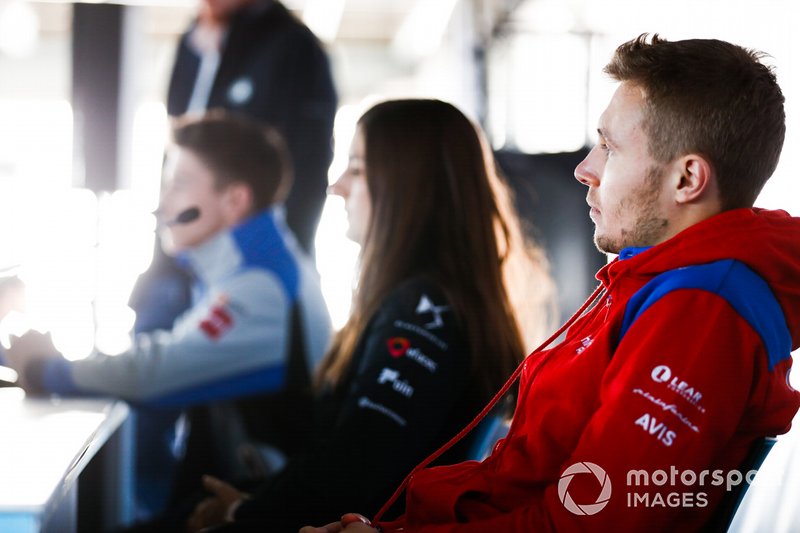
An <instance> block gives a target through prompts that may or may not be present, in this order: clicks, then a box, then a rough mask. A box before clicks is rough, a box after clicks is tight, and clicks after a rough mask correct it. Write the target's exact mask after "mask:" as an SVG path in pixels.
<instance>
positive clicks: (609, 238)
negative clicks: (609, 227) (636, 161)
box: [594, 165, 669, 254]
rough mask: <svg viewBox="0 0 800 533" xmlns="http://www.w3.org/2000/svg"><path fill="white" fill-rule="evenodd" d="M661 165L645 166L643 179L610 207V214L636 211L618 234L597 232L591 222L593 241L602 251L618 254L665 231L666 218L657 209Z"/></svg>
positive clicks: (618, 215)
mask: <svg viewBox="0 0 800 533" xmlns="http://www.w3.org/2000/svg"><path fill="white" fill-rule="evenodd" d="M662 176H663V167H661V166H659V165H653V166H651V167H650V168H649V169H647V173H646V176H645V180H644V183H643V184H642V186H641V187H639V188H638V189H636V190H635V191H633V192H632V193H631V194H629V195H628V196H626V197H624V198H623V199H622V200H620V202H619V204H618V205H617V207H616V208H615V209H614V216H615V217H616V218H617V219H621V218H622V215H623V214H625V213H628V212H631V211H635V212H636V218H635V220H634V222H633V227H622V228H620V229H619V234H618V235H601V234H598V232H597V227H596V226H595V233H594V245H595V246H596V247H597V249H598V250H599V251H601V252H603V253H609V254H618V253H619V252H620V251H621V250H623V249H625V248H630V247H643V246H652V245H654V244H656V243H658V242H660V241H661V240H662V238H663V236H664V234H665V233H666V231H667V227H668V225H669V220H667V219H666V218H664V216H663V215H662V214H661V213H660V212H659V207H658V206H659V202H658V200H659V192H660V190H661V179H662Z"/></svg>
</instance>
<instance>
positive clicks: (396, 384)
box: [378, 368, 414, 398]
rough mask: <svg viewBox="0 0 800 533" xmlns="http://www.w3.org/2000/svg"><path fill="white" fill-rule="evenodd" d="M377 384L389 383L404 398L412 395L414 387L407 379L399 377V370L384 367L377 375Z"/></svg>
mask: <svg viewBox="0 0 800 533" xmlns="http://www.w3.org/2000/svg"><path fill="white" fill-rule="evenodd" d="M378 384H379V385H384V384H389V385H391V387H392V389H394V391H395V392H398V393H400V394H402V395H403V396H405V397H406V398H411V397H412V396H414V387H412V386H411V385H410V384H409V383H408V381H406V380H404V379H400V372H398V371H397V370H394V369H392V368H384V369H383V370H381V374H380V376H378Z"/></svg>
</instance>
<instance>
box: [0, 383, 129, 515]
mask: <svg viewBox="0 0 800 533" xmlns="http://www.w3.org/2000/svg"><path fill="white" fill-rule="evenodd" d="M127 416H128V407H127V405H126V404H125V403H123V402H119V401H114V400H108V399H45V398H26V397H25V394H24V392H23V391H22V390H20V389H17V388H2V389H0V513H2V514H5V513H14V514H18V513H22V514H33V515H40V514H43V513H45V511H46V508H47V507H48V506H49V505H51V504H52V503H53V502H54V501H56V502H57V500H58V499H59V498H60V497H61V496H62V495H63V494H64V493H66V492H67V491H69V490H70V489H71V486H72V485H73V484H74V483H75V481H76V479H77V476H78V474H80V472H81V471H82V470H83V468H84V467H85V466H86V464H87V463H88V462H89V461H90V460H91V458H92V457H93V456H94V455H95V454H96V453H97V451H98V450H99V449H100V448H101V447H102V446H103V445H104V444H105V442H106V441H107V440H108V439H109V437H110V436H111V435H112V434H113V433H114V432H115V431H116V430H117V429H118V428H119V427H120V425H121V424H122V423H123V422H124V421H125V419H126V418H127Z"/></svg>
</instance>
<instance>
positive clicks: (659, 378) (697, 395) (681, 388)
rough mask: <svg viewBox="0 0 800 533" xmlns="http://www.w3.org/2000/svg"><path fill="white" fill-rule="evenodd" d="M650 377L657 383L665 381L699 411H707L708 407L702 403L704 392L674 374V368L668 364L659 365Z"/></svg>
mask: <svg viewBox="0 0 800 533" xmlns="http://www.w3.org/2000/svg"><path fill="white" fill-rule="evenodd" d="M650 377H651V378H652V379H653V381H655V382H656V383H664V384H666V386H667V388H668V389H669V390H671V391H672V392H674V393H677V394H678V395H679V396H680V397H681V398H683V399H684V400H686V401H687V402H689V403H690V404H691V405H693V406H695V407H696V408H697V410H698V411H700V412H701V413H705V412H706V409H705V407H703V406H702V405H700V401H701V400H702V399H703V393H702V392H700V391H699V390H698V389H697V388H695V387H694V386H692V385H691V384H689V383H687V382H686V381H684V380H682V379H681V378H680V377H679V376H676V375H675V374H673V372H672V369H670V367H668V366H667V365H658V366H657V367H655V368H654V369H653V371H652V372H650Z"/></svg>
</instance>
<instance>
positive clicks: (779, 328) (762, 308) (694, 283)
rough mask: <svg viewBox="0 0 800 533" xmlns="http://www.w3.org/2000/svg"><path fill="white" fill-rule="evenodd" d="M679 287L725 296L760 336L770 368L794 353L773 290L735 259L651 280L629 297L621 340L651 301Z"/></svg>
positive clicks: (670, 273)
mask: <svg viewBox="0 0 800 533" xmlns="http://www.w3.org/2000/svg"><path fill="white" fill-rule="evenodd" d="M679 289H697V290H705V291H708V292H711V293H713V294H716V295H718V296H720V297H722V298H724V299H725V300H726V301H727V302H728V303H729V304H730V305H731V306H732V307H733V308H734V309H735V310H736V312H737V313H739V315H740V316H741V317H742V318H743V319H744V320H745V321H746V322H747V323H748V324H750V327H752V328H753V329H754V330H755V331H756V333H758V335H759V336H760V337H761V340H762V342H763V343H764V346H765V348H766V351H767V356H768V358H769V369H770V370H772V369H773V368H775V366H776V365H777V364H778V363H780V362H781V361H783V360H785V359H788V358H789V357H791V351H792V339H791V335H790V334H789V328H788V326H787V325H786V318H785V316H784V314H783V310H782V309H781V306H780V304H779V303H778V301H777V300H776V299H775V296H774V295H773V294H772V290H771V289H770V288H769V285H767V283H766V282H765V281H764V280H763V279H762V278H761V277H760V276H759V275H758V274H756V273H755V272H753V271H752V270H751V269H750V268H748V267H747V266H746V265H745V264H744V263H741V262H739V261H736V260H734V259H725V260H722V261H716V262H713V263H708V264H704V265H695V266H690V267H685V268H679V269H676V270H670V271H668V272H664V273H663V274H660V275H658V276H656V277H655V278H653V279H652V280H650V281H649V282H648V283H647V284H646V285H645V286H644V287H642V288H641V289H639V290H638V291H637V292H636V294H634V295H633V296H632V297H631V299H630V300H629V301H628V304H627V307H626V309H625V317H624V320H623V323H622V328H621V329H620V334H619V340H620V341H622V337H623V336H624V335H625V333H627V331H628V329H629V328H630V327H631V325H632V324H633V322H634V321H635V320H636V319H637V318H639V316H641V314H642V313H644V312H645V311H647V309H649V308H650V306H651V305H653V304H654V303H656V302H657V301H658V300H660V299H661V298H662V297H664V296H665V295H666V294H669V293H670V292H672V291H675V290H679ZM709 326H710V327H713V324H709Z"/></svg>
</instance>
